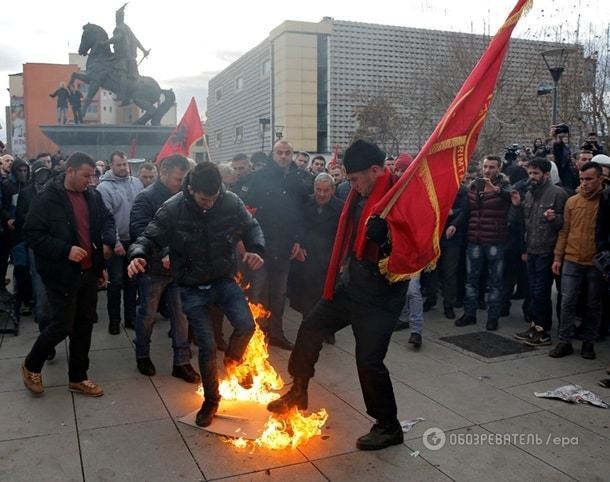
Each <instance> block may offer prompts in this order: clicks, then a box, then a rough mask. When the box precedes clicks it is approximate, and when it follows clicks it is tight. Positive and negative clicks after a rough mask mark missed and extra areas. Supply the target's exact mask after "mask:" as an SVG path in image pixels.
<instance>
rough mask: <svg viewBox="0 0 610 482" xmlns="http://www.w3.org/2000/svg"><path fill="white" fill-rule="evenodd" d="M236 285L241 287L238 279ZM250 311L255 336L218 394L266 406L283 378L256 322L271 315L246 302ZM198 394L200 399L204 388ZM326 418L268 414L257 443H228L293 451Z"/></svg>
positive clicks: (319, 414) (317, 430) (296, 413)
mask: <svg viewBox="0 0 610 482" xmlns="http://www.w3.org/2000/svg"><path fill="white" fill-rule="evenodd" d="M237 282H238V283H240V284H241V285H242V286H243V283H242V280H241V276H240V275H238V277H237ZM248 305H249V307H250V311H251V312H252V315H253V317H254V320H255V325H256V328H255V331H254V335H253V336H252V338H251V339H250V342H249V343H248V347H247V348H246V351H245V352H244V356H243V357H242V360H241V362H240V363H239V365H231V366H228V367H226V370H227V376H226V378H225V379H223V380H221V381H220V387H219V389H220V395H221V396H222V397H223V398H225V399H227V400H241V401H254V402H257V403H260V404H264V405H266V404H268V403H269V402H271V401H273V400H276V399H278V398H279V397H280V395H279V394H278V393H277V392H276V390H280V389H281V388H282V387H283V386H284V381H283V380H282V377H281V376H280V375H279V374H278V373H277V372H276V371H275V369H274V368H273V366H272V365H271V364H270V363H269V351H268V347H267V343H266V341H265V335H264V333H263V331H262V330H261V329H260V326H259V322H260V320H263V319H265V318H268V317H269V315H270V314H271V313H270V312H269V311H267V310H265V308H264V307H263V306H262V305H259V304H254V303H250V302H248ZM248 375H250V376H251V377H252V382H253V383H252V386H251V387H250V388H244V387H242V386H241V385H240V384H239V382H240V381H242V380H243V379H244V378H245V377H247V376H248ZM198 393H199V394H200V396H202V397H203V388H202V387H199V390H198ZM327 419H328V414H327V412H326V410H324V409H321V410H320V411H318V412H315V413H312V414H311V415H309V416H305V415H303V414H302V413H301V412H300V411H299V410H297V409H296V408H295V409H293V410H292V411H291V412H289V413H287V414H284V415H270V416H269V419H268V420H267V422H266V424H265V429H264V431H263V433H262V434H261V436H260V437H258V438H257V439H256V440H246V439H244V438H241V437H240V438H231V439H229V440H228V442H229V443H230V444H232V445H233V446H235V447H238V448H246V447H249V446H250V447H264V448H269V449H285V448H293V449H294V448H296V447H298V446H299V445H301V444H304V443H305V442H307V441H308V440H309V439H310V438H312V437H314V436H316V435H320V433H321V429H322V427H323V426H324V424H325V423H326V420H327Z"/></svg>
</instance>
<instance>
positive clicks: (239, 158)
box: [230, 154, 252, 196]
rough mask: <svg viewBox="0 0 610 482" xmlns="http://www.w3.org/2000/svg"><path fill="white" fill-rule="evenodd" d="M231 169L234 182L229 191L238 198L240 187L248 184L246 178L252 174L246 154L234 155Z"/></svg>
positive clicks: (250, 164)
mask: <svg viewBox="0 0 610 482" xmlns="http://www.w3.org/2000/svg"><path fill="white" fill-rule="evenodd" d="M231 167H232V168H233V173H234V174H235V182H233V184H232V185H231V187H230V190H231V191H232V192H234V193H235V194H237V195H238V196H239V195H241V194H240V193H241V189H242V187H244V185H245V184H246V183H247V182H248V177H249V176H250V173H251V172H252V163H251V162H250V159H248V156H247V155H246V154H236V155H235V156H234V157H233V159H231Z"/></svg>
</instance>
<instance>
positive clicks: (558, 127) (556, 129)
mask: <svg viewBox="0 0 610 482" xmlns="http://www.w3.org/2000/svg"><path fill="white" fill-rule="evenodd" d="M551 132H552V133H553V135H555V136H559V135H561V134H568V135H570V127H569V126H568V125H567V124H563V123H562V124H555V125H553V126H551Z"/></svg>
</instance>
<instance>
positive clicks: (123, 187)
mask: <svg viewBox="0 0 610 482" xmlns="http://www.w3.org/2000/svg"><path fill="white" fill-rule="evenodd" d="M142 189H144V186H143V185H142V182H141V181H140V180H139V179H138V178H136V177H133V176H126V177H118V176H116V175H115V174H114V173H113V172H112V170H110V171H108V172H106V174H104V175H103V176H102V178H101V179H100V183H99V185H98V186H97V190H98V191H99V192H100V194H101V195H102V199H103V200H104V204H105V205H106V207H107V208H108V211H110V212H111V213H112V215H113V216H114V222H115V224H116V229H117V238H118V241H125V242H128V241H129V240H130V236H129V213H130V212H131V208H132V206H133V203H134V201H135V199H136V196H137V195H138V193H139V192H140V191H141V190H142Z"/></svg>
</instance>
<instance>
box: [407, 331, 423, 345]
mask: <svg viewBox="0 0 610 482" xmlns="http://www.w3.org/2000/svg"><path fill="white" fill-rule="evenodd" d="M409 343H411V345H413V346H414V347H415V348H419V347H420V346H421V344H422V339H421V335H420V334H419V333H411V336H410V337H409Z"/></svg>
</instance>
